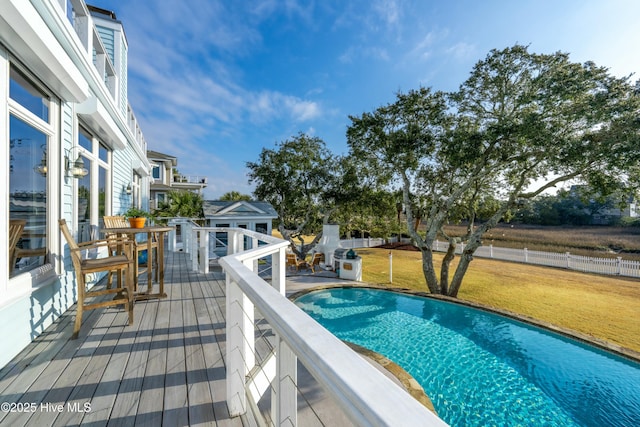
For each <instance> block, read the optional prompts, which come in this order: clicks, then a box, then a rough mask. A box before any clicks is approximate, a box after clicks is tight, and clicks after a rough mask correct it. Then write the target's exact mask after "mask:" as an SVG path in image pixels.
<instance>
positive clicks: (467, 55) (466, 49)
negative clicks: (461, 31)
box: [446, 42, 478, 61]
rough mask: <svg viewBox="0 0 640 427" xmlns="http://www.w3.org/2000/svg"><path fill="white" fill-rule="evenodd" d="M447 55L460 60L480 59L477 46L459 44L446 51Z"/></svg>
mask: <svg viewBox="0 0 640 427" xmlns="http://www.w3.org/2000/svg"><path fill="white" fill-rule="evenodd" d="M446 53H447V54H449V55H451V56H453V57H454V58H456V59H458V60H462V61H465V60H469V59H475V58H477V57H478V53H477V52H476V47H475V45H472V44H468V43H464V42H459V43H456V44H455V45H453V46H451V47H449V48H448V49H446Z"/></svg>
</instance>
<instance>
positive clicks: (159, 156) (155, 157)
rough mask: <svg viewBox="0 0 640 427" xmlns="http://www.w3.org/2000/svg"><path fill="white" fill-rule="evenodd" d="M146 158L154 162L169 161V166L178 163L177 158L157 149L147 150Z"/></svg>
mask: <svg viewBox="0 0 640 427" xmlns="http://www.w3.org/2000/svg"><path fill="white" fill-rule="evenodd" d="M147 159H149V160H150V161H156V162H163V163H165V162H169V163H171V166H176V165H177V164H178V158H177V157H175V156H170V155H169V154H164V153H160V152H159V151H153V150H147Z"/></svg>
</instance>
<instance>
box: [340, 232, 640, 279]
mask: <svg viewBox="0 0 640 427" xmlns="http://www.w3.org/2000/svg"><path fill="white" fill-rule="evenodd" d="M396 241H397V239H396ZM403 241H405V242H406V243H411V240H410V239H403ZM385 243H386V241H385V239H380V238H365V239H346V240H341V241H340V246H342V247H343V248H371V247H375V246H380V245H383V244H385ZM448 248H449V243H448V242H441V241H438V240H436V241H435V243H434V244H433V250H434V251H437V252H446V251H447V249H448ZM463 250H464V244H459V245H458V247H457V248H456V253H457V254H461V253H462V251H463ZM474 256H477V257H480V258H491V259H496V260H501V261H513V262H522V263H526V264H534V265H544V266H547V267H559V268H566V269H568V270H576V271H582V272H585V273H597V274H607V275H615V276H626V277H640V261H631V260H627V259H622V257H617V258H597V257H589V256H581V255H573V254H571V253H569V252H564V253H562V252H543V251H530V250H528V249H526V248H525V249H510V248H500V247H494V246H493V245H489V246H480V247H479V248H478V250H476V252H475V254H474Z"/></svg>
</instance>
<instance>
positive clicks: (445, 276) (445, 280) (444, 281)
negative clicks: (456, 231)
mask: <svg viewBox="0 0 640 427" xmlns="http://www.w3.org/2000/svg"><path fill="white" fill-rule="evenodd" d="M455 257H456V242H455V240H454V239H449V248H447V253H446V254H445V255H444V258H443V259H442V266H441V268H440V288H441V292H442V295H448V293H449V289H448V288H449V267H450V266H451V261H453V260H454V258H455Z"/></svg>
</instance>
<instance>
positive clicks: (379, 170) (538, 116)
mask: <svg viewBox="0 0 640 427" xmlns="http://www.w3.org/2000/svg"><path fill="white" fill-rule="evenodd" d="M637 88H638V85H633V84H632V83H631V81H630V79H629V78H616V77H614V76H612V75H610V74H609V73H608V70H607V69H606V68H603V67H598V66H596V65H595V64H593V63H592V62H587V63H584V64H579V63H573V62H571V61H570V60H569V56H568V55H567V54H565V53H560V52H558V53H555V54H550V55H540V54H534V53H530V52H529V51H528V48H527V47H525V46H520V45H516V46H513V47H510V48H507V49H504V50H493V51H491V52H490V53H489V54H488V55H487V57H486V58H485V59H484V60H482V61H480V62H478V63H477V64H476V65H475V66H474V68H473V70H472V72H471V74H470V76H469V78H468V79H467V80H466V81H465V82H464V83H463V84H462V85H461V86H460V88H459V90H458V91H456V92H454V93H443V92H435V91H432V90H431V89H426V88H420V89H418V90H412V91H409V92H408V93H399V94H398V95H397V99H396V101H395V102H394V103H392V104H389V105H386V106H382V107H380V108H378V109H376V110H375V111H373V112H370V113H364V114H362V116H360V117H350V119H351V121H352V123H351V125H350V127H349V129H348V131H347V139H348V143H349V146H350V149H351V155H352V156H353V157H354V158H357V159H358V160H359V161H361V162H362V163H363V165H365V167H367V168H368V169H367V170H368V171H369V173H370V174H371V175H372V176H376V177H377V178H378V182H379V183H381V184H386V185H394V184H398V186H399V187H400V188H401V189H402V192H403V199H404V205H405V212H406V215H407V224H408V231H409V234H410V235H411V236H412V238H413V239H414V241H415V242H416V244H417V246H418V247H419V248H420V250H421V252H422V266H423V272H424V276H425V278H426V282H427V285H428V287H429V290H430V292H432V293H436V294H444V295H449V296H454V297H455V296H457V294H458V291H459V289H460V286H461V284H462V281H463V278H464V276H465V273H466V272H467V269H468V268H469V264H470V262H471V260H472V259H473V254H474V252H475V251H476V249H477V248H478V247H479V246H480V245H482V237H483V235H484V233H485V232H487V230H489V229H491V228H492V227H494V226H495V225H496V224H497V223H498V222H499V221H501V220H503V219H505V218H508V217H509V216H510V215H512V214H513V213H514V212H515V211H517V209H518V207H519V206H520V205H521V203H522V201H523V200H526V199H530V198H533V197H535V196H537V195H539V194H541V193H542V192H543V191H545V190H547V189H550V188H552V187H554V186H556V185H558V184H561V183H563V182H566V181H569V180H580V181H582V182H584V183H586V184H588V185H589V188H591V189H593V190H594V191H596V192H598V193H599V194H601V195H602V194H607V193H609V192H611V191H613V190H614V189H615V188H619V187H620V186H621V185H623V186H625V187H626V188H629V189H637V188H638V180H639V178H640V174H639V172H640V168H639V164H640V138H639V129H640V96H639V94H638V90H637ZM487 201H491V204H489V205H488V204H487ZM487 206H491V209H490V212H487V211H486V210H487ZM480 207H482V209H484V210H485V211H484V212H483V217H485V218H488V219H486V220H485V221H483V222H481V223H480V222H476V217H477V215H478V210H479V209H480ZM415 212H419V213H420V214H419V215H420V216H423V218H422V222H423V224H424V227H425V228H426V231H425V232H424V233H422V232H418V230H417V229H416V224H417V223H418V221H415V218H413V215H414V213H415ZM460 220H465V221H467V223H468V224H469V227H468V232H467V234H466V236H464V237H463V238H462V239H461V241H460V240H459V239H457V238H453V237H447V236H446V233H444V229H443V226H444V225H445V224H447V223H448V222H450V221H460ZM438 234H442V235H444V236H445V237H447V238H448V239H449V243H450V246H449V251H448V252H447V253H446V254H445V256H444V258H443V261H442V263H441V268H440V275H439V276H438V275H437V273H436V269H435V265H434V257H433V252H432V249H431V248H432V244H433V242H434V241H435V239H436V237H437V236H438ZM460 242H462V243H464V247H463V248H464V249H463V251H462V254H461V256H460V258H459V262H458V264H457V267H456V268H455V272H454V274H453V277H450V266H451V265H452V261H453V260H454V259H455V256H456V254H455V249H456V246H457V245H459V243H460Z"/></svg>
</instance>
